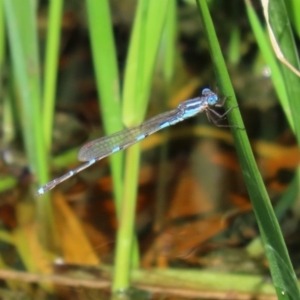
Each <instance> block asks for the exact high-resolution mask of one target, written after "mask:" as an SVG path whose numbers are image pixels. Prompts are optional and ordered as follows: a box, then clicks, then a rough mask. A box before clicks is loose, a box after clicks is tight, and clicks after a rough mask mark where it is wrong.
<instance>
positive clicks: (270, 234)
mask: <svg viewBox="0 0 300 300" xmlns="http://www.w3.org/2000/svg"><path fill="white" fill-rule="evenodd" d="M197 4H198V7H199V12H200V15H201V17H202V20H203V25H204V29H205V32H206V35H207V39H208V43H209V48H210V51H211V57H212V60H213V64H214V67H215V72H216V76H217V81H218V85H219V87H220V89H221V91H222V92H223V93H224V95H229V96H230V99H228V100H229V101H227V103H226V105H227V107H229V106H235V105H236V104H237V101H236V97H235V93H234V90H233V87H232V84H231V82H230V78H229V74H228V72H227V69H226V65H225V62H224V59H223V56H222V53H221V49H220V45H219V43H218V39H217V36H216V33H215V30H214V26H213V23H212V20H211V17H210V14H209V10H208V7H207V4H206V1H205V0H197ZM228 119H229V122H230V124H237V125H239V126H243V122H242V118H241V115H240V112H239V110H238V109H234V110H233V111H232V113H230V114H229V116H228ZM232 134H233V137H234V140H235V145H236V149H237V154H238V157H239V161H240V164H241V169H242V172H243V176H244V178H245V182H246V186H247V189H248V193H249V195H250V199H251V202H252V205H253V210H254V213H255V216H256V219H257V222H258V225H259V230H260V233H261V235H262V240H263V243H264V247H265V251H266V254H267V258H268V260H269V263H270V269H271V274H272V278H273V281H274V286H275V290H276V293H277V296H278V299H300V294H299V290H298V284H297V280H296V277H295V273H294V270H293V268H292V264H291V261H290V258H289V255H288V252H287V249H286V245H285V243H284V239H283V236H282V233H281V230H280V227H279V224H278V221H277V219H276V216H275V214H274V211H273V209H272V206H271V202H270V199H269V197H268V194H267V191H266V189H265V186H264V184H263V180H262V178H261V175H260V173H259V170H258V168H257V165H256V162H255V159H254V156H253V153H252V150H251V147H250V143H249V140H248V137H247V134H246V130H242V129H237V128H234V127H233V128H232Z"/></svg>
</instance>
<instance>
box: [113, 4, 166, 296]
mask: <svg viewBox="0 0 300 300" xmlns="http://www.w3.org/2000/svg"><path fill="white" fill-rule="evenodd" d="M167 7H168V0H164V1H159V2H158V1H139V2H138V8H137V12H136V17H135V21H134V27H133V30H132V36H131V40H130V46H129V53H128V57H127V61H126V70H125V78H124V91H123V120H124V123H125V125H126V126H128V127H130V126H134V125H137V124H139V123H141V122H142V121H143V119H144V116H145V112H146V109H147V101H148V99H149V95H150V90H151V82H152V76H153V72H154V65H155V60H156V56H157V52H158V49H159V42H160V39H161V36H162V32H163V25H164V22H165V18H166V10H167ZM139 157H140V145H135V146H133V147H131V148H130V149H128V151H127V157H126V162H125V182H124V192H123V203H122V213H121V218H120V223H119V230H118V234H117V249H116V255H115V273H114V274H115V276H114V282H113V290H114V291H119V290H124V289H126V288H128V286H129V278H130V269H131V267H132V258H131V254H132V245H133V240H134V239H133V232H134V228H133V225H134V220H133V219H132V218H133V216H134V214H135V206H136V195H137V179H138V172H139ZM133 264H134V266H137V261H134V262H133Z"/></svg>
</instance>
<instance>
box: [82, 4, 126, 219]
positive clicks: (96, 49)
mask: <svg viewBox="0 0 300 300" xmlns="http://www.w3.org/2000/svg"><path fill="white" fill-rule="evenodd" d="M87 12H88V20H89V30H90V34H91V43H92V52H93V58H94V67H95V72H96V79H97V90H98V93H99V100H100V101H99V106H100V107H101V112H100V113H101V115H102V120H103V124H104V129H105V133H106V134H107V135H109V134H112V133H115V132H117V131H120V130H122V129H123V123H122V114H121V102H120V98H121V95H120V83H119V76H118V75H119V74H118V66H117V53H116V49H115V43H114V36H113V31H112V21H111V18H110V10H109V3H108V1H106V0H104V1H97V0H88V1H87ZM123 157H124V153H123V152H119V153H116V154H114V155H112V156H111V157H110V162H111V171H112V177H113V183H114V194H115V199H116V207H117V214H118V216H119V215H120V210H121V201H122V181H123V176H122V174H123Z"/></svg>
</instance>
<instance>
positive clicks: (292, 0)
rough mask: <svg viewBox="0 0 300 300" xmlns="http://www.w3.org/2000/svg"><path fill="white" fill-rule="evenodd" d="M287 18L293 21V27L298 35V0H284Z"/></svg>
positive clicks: (299, 34) (299, 17)
mask: <svg viewBox="0 0 300 300" xmlns="http://www.w3.org/2000/svg"><path fill="white" fill-rule="evenodd" d="M284 3H285V5H286V8H287V11H288V14H289V18H290V20H291V22H292V23H293V26H294V29H295V31H296V33H297V35H298V38H299V37H300V1H299V0H284Z"/></svg>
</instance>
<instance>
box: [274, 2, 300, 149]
mask: <svg viewBox="0 0 300 300" xmlns="http://www.w3.org/2000/svg"><path fill="white" fill-rule="evenodd" d="M269 19H270V23H271V27H272V30H273V32H274V35H275V38H276V40H277V43H278V45H279V47H280V49H281V52H282V53H283V55H284V57H285V59H286V60H287V61H288V62H289V63H291V64H292V65H293V67H295V68H296V69H297V70H299V69H300V64H299V57H298V51H297V48H296V43H295V41H294V37H293V33H292V29H291V24H290V21H289V19H288V15H287V11H286V7H285V5H284V2H283V1H282V0H278V1H270V2H269ZM279 67H280V70H281V73H282V77H283V81H284V84H285V87H286V91H287V95H288V101H289V106H290V108H291V113H292V118H293V120H294V125H295V134H296V136H297V141H298V145H300V120H299V115H300V103H299V101H298V97H299V95H300V78H299V77H298V76H297V75H296V74H294V73H293V72H291V70H290V69H289V68H287V67H286V66H285V65H283V64H282V63H280V64H279Z"/></svg>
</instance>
